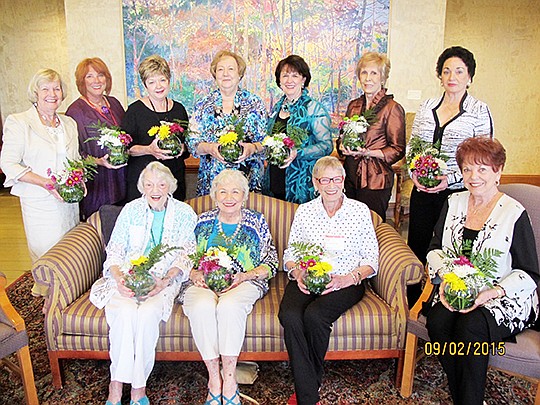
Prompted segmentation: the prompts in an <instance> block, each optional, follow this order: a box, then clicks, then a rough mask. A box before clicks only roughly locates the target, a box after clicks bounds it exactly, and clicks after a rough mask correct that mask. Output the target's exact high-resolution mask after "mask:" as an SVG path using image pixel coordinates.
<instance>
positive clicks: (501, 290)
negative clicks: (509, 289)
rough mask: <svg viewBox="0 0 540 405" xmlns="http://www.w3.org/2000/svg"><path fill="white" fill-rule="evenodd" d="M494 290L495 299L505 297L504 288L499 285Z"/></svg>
mask: <svg viewBox="0 0 540 405" xmlns="http://www.w3.org/2000/svg"><path fill="white" fill-rule="evenodd" d="M495 290H497V298H501V297H504V296H505V295H506V291H504V288H502V287H501V286H500V285H496V286H495Z"/></svg>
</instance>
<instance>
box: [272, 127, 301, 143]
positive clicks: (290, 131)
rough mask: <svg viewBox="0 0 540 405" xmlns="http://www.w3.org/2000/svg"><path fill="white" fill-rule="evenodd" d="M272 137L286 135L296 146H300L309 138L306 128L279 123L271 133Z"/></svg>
mask: <svg viewBox="0 0 540 405" xmlns="http://www.w3.org/2000/svg"><path fill="white" fill-rule="evenodd" d="M270 133H271V135H275V134H280V133H285V134H287V137H289V138H290V139H291V141H293V142H294V146H300V145H302V144H303V143H304V141H305V140H306V139H307V137H308V132H307V130H306V129H304V128H300V127H297V126H293V125H285V124H283V123H282V122H277V123H276V124H275V125H274V126H273V127H272V129H271V131H270Z"/></svg>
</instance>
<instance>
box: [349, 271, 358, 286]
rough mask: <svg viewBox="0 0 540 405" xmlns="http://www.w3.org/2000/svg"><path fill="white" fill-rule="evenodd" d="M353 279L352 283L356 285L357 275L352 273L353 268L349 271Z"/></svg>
mask: <svg viewBox="0 0 540 405" xmlns="http://www.w3.org/2000/svg"><path fill="white" fill-rule="evenodd" d="M349 274H350V275H351V277H352V279H353V283H354V285H358V277H357V275H356V274H354V270H353V271H351V272H350V273H349Z"/></svg>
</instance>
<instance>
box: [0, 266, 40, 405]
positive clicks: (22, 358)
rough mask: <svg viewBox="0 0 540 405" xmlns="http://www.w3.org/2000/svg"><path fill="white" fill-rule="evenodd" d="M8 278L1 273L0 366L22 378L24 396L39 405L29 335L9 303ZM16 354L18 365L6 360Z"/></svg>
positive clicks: (29, 403)
mask: <svg viewBox="0 0 540 405" xmlns="http://www.w3.org/2000/svg"><path fill="white" fill-rule="evenodd" d="M5 287H6V277H5V276H4V274H3V273H1V272H0V364H2V363H3V364H5V365H6V366H7V367H8V368H9V369H10V370H12V371H14V372H16V373H18V374H19V375H20V376H21V379H22V383H23V386H24V396H25V399H26V403H27V404H28V405H37V404H39V401H38V397H37V392H36V385H35V383H34V371H33V369H32V361H31V359H30V350H29V349H28V335H27V334H26V327H25V325H24V320H23V319H22V318H21V316H20V315H19V314H18V313H17V311H16V310H15V308H13V306H12V305H11V302H9V298H8V296H7V294H6V290H5ZM13 353H16V356H17V361H18V365H17V364H14V363H12V362H11V361H9V360H7V359H5V357H6V356H9V355H10V354H13Z"/></svg>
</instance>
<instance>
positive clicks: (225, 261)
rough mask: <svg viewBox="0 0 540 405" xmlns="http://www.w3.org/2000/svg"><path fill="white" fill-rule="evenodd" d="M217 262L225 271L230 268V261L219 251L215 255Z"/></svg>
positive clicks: (225, 253)
mask: <svg viewBox="0 0 540 405" xmlns="http://www.w3.org/2000/svg"><path fill="white" fill-rule="evenodd" d="M217 260H218V263H219V265H220V266H222V267H225V268H226V269H230V268H231V267H232V259H231V258H230V256H229V255H228V254H227V252H224V251H222V250H220V251H219V252H218V253H217Z"/></svg>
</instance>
